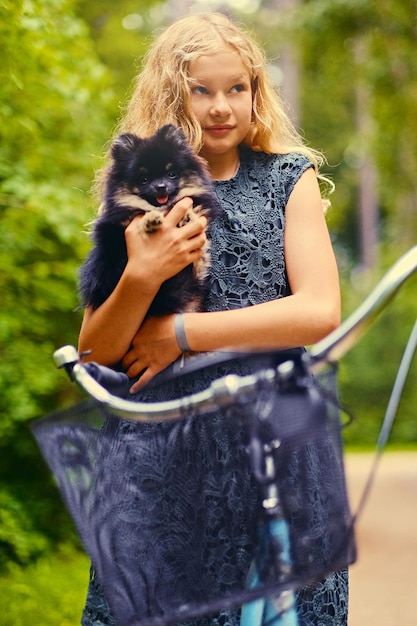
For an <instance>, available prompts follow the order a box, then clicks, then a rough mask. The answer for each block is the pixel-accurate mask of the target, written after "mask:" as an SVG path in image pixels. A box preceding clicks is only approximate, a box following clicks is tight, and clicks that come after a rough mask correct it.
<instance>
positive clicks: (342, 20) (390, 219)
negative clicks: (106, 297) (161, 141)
mask: <svg viewBox="0 0 417 626" xmlns="http://www.w3.org/2000/svg"><path fill="white" fill-rule="evenodd" d="M201 10H218V11H222V12H225V13H227V14H229V15H231V16H232V17H234V18H235V19H237V20H238V21H240V22H241V23H242V24H244V25H246V26H248V27H249V28H250V29H251V31H252V32H253V34H254V36H255V37H256V39H257V40H258V41H259V42H260V43H261V44H262V46H263V47H264V48H265V50H266V52H267V56H268V59H269V61H270V72H271V77H272V79H273V81H274V84H275V85H276V87H277V89H280V90H281V92H282V95H283V97H284V99H285V100H286V102H287V103H288V108H289V113H290V115H291V117H292V118H293V120H294V122H295V124H296V126H297V128H298V129H299V131H300V133H301V134H302V136H303V137H305V139H306V141H307V143H308V144H309V145H310V146H312V147H314V148H316V149H318V150H321V151H322V152H324V154H325V156H326V158H327V165H326V166H325V168H324V170H323V172H324V173H325V174H326V175H328V176H329V177H330V178H331V179H332V180H333V182H334V183H335V186H336V189H335V192H334V193H333V195H332V196H331V202H332V207H331V209H330V211H329V213H328V216H327V219H328V224H329V228H330V231H331V235H332V239H333V243H334V247H335V251H336V255H337V259H338V264H339V269H340V275H341V282H342V291H343V307H344V317H346V316H347V315H348V314H349V313H350V312H352V311H353V310H354V308H355V307H356V306H357V305H358V304H359V303H360V302H361V301H362V300H363V299H364V298H365V297H366V295H367V294H368V293H369V291H370V290H371V289H372V287H373V286H374V285H375V284H376V282H377V281H378V279H379V278H380V277H381V276H382V275H383V273H384V272H385V271H386V270H387V269H388V268H389V267H390V265H391V264H392V263H393V262H394V261H395V260H396V259H397V258H398V257H399V256H400V255H401V254H403V253H404V252H405V251H407V250H408V249H409V248H410V247H411V246H413V245H414V244H415V243H416V234H417V176H416V173H417V53H416V44H417V8H416V4H415V0H263V1H262V0H228V1H226V0H225V1H224V2H222V3H211V2H207V1H206V0H195V1H193V2H191V1H188V0H168V1H167V2H157V1H155V2H153V1H152V0H142V1H141V0H118V2H114V1H113V0H87V1H83V2H82V1H77V0H2V2H0V59H1V63H0V77H1V80H0V138H1V140H0V224H1V237H0V298H1V304H0V356H1V358H0V413H1V420H0V459H1V461H0V586H1V593H0V624H7V625H8V626H19V625H20V624H22V625H23V624H27V623H33V624H42V626H49V624H51V625H54V626H57V625H59V626H66V625H69V624H75V623H78V621H79V614H80V610H81V606H82V602H83V597H84V594H85V586H86V580H87V574H88V560H87V558H86V557H85V555H84V553H83V552H82V550H81V547H80V546H79V543H78V539H77V537H76V534H75V532H74V530H73V527H72V523H71V521H70V520H69V517H68V514H67V513H66V511H65V510H64V508H63V506H62V504H61V502H60V499H59V496H58V495H57V490H56V487H55V485H54V483H53V480H52V479H51V477H50V475H49V473H48V472H47V470H46V469H45V466H44V464H43V461H42V459H41V458H40V454H39V452H38V450H37V448H36V446H35V444H34V442H33V441H32V438H31V436H30V434H29V429H28V427H27V422H28V420H30V419H32V418H34V417H37V416H41V415H46V414H48V413H50V412H51V411H55V410H57V409H59V408H62V407H64V406H68V405H69V404H71V403H74V402H76V401H79V399H80V396H79V395H78V393H77V392H76V391H75V389H73V388H72V387H71V385H69V383H68V382H67V380H66V377H65V376H64V375H63V373H62V372H59V371H56V370H55V367H54V365H53V362H52V353H53V351H54V350H55V349H56V348H57V347H60V346H61V345H64V344H67V343H70V344H74V345H76V343H77V335H78V330H79V326H80V322H81V315H82V313H81V311H80V310H79V307H78V298H77V287H76V283H77V270H78V267H79V265H80V263H81V261H82V259H83V258H84V256H85V254H86V252H87V250H88V247H89V241H88V237H87V235H86V230H87V224H88V223H89V222H90V221H91V220H92V219H93V217H94V215H95V212H96V208H97V207H96V204H95V200H94V199H93V198H92V195H91V192H90V190H91V183H92V180H93V177H94V172H95V170H96V169H97V168H98V167H100V163H101V158H102V155H103V152H104V150H105V148H106V145H107V142H108V141H109V139H110V137H111V134H112V131H113V128H114V125H115V122H116V120H117V118H118V116H119V113H120V108H121V107H123V104H124V102H125V101H126V99H127V97H128V94H129V91H130V87H131V82H132V79H133V77H134V76H135V74H136V73H137V71H138V70H139V69H140V65H141V59H142V57H143V54H144V52H145V51H146V49H147V46H148V45H149V43H150V41H151V40H152V38H153V36H154V34H155V33H158V32H159V31H160V30H161V29H163V27H164V26H166V25H167V24H169V23H170V22H171V21H173V20H174V19H176V18H178V17H180V16H181V15H183V14H186V13H188V12H190V11H201ZM415 286H416V280H415V279H412V280H411V281H410V284H408V285H406V287H405V289H404V290H403V291H402V292H401V294H400V296H399V297H398V298H397V299H396V301H395V302H394V303H393V305H392V306H391V308H390V309H389V310H388V311H387V312H386V313H384V315H383V316H382V318H381V319H380V320H379V321H378V323H377V324H376V325H375V326H374V327H373V329H372V331H371V332H370V333H369V334H368V335H367V336H366V338H365V339H364V340H363V342H362V344H361V345H360V346H358V347H357V348H355V349H354V350H353V351H352V352H351V353H350V354H349V355H348V356H346V357H345V358H344V359H343V362H342V364H341V368H340V375H339V378H340V389H341V397H342V402H343V403H344V404H345V405H346V406H347V407H348V408H349V410H350V411H351V412H352V413H353V415H354V416H355V419H354V421H353V423H352V424H350V425H349V426H348V427H347V428H346V429H345V431H344V436H345V442H346V446H347V449H348V450H349V451H352V450H362V451H363V450H370V449H371V450H372V449H373V448H374V447H375V444H376V438H377V434H378V430H379V427H380V425H381V421H382V417H383V415H384V412H385V408H386V404H387V401H388V399H389V394H390V390H391V386H392V383H393V381H394V377H395V373H396V370H397V368H398V364H399V361H400V358H401V354H402V350H403V348H404V345H405V342H406V340H407V336H408V333H409V332H410V330H411V326H412V324H413V322H414V319H415V317H416V309H417V306H416V298H415ZM415 377H416V366H415V365H414V366H413V371H412V372H411V373H410V376H409V379H408V382H407V384H406V387H405V391H404V396H403V400H402V402H401V405H400V412H399V415H398V419H397V421H396V423H395V425H394V429H393V432H392V435H391V438H390V443H389V448H391V449H396V450H397V449H401V450H405V449H408V450H409V449H415V448H416V447H417V446H416V443H417V419H416V409H415V407H416V406H417V386H416V385H415V383H413V380H414V381H415ZM69 572H70V577H69ZM69 578H70V579H69ZM4 590H7V593H4ZM40 603H41V604H40ZM40 606H42V613H41V615H42V616H41V618H39V620H38V618H37V617H36V615H40V613H39V607H40ZM37 620H38V621H37Z"/></svg>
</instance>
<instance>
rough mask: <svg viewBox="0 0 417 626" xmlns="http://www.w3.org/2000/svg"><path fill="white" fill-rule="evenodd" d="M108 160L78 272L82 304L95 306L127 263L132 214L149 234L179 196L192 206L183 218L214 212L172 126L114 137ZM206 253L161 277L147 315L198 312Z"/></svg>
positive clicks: (214, 202)
mask: <svg viewBox="0 0 417 626" xmlns="http://www.w3.org/2000/svg"><path fill="white" fill-rule="evenodd" d="M111 155H112V162H111V165H110V170H109V174H108V178H107V180H106V186H105V194H104V202H103V207H102V212H101V214H100V215H99V217H98V218H97V219H96V221H95V223H94V228H93V234H92V238H93V242H94V245H93V248H92V250H91V251H90V253H89V254H88V256H87V258H86V260H85V262H84V264H83V265H82V267H81V270H80V276H79V290H80V296H81V301H82V305H83V306H87V305H88V306H92V307H93V308H97V307H99V306H100V305H101V304H102V303H103V302H104V301H105V300H106V299H107V298H108V297H109V295H110V294H111V292H112V291H113V290H114V288H115V287H116V285H117V283H118V281H119V279H120V276H121V275H122V273H123V270H124V267H125V265H126V262H127V253H126V243H125V237H124V230H125V228H126V226H127V224H128V223H129V222H130V220H131V219H132V218H133V217H134V216H135V215H137V214H145V215H144V217H143V218H142V220H141V221H140V227H141V228H143V230H144V231H145V232H147V233H150V234H149V236H150V237H152V234H151V233H152V232H153V231H155V230H157V229H158V227H159V226H160V224H161V223H162V220H163V218H164V216H165V215H166V213H167V212H168V211H169V210H170V209H171V207H172V206H173V205H174V204H175V203H176V202H177V201H178V200H179V199H180V198H183V197H186V196H189V197H192V198H193V203H194V208H193V209H192V210H190V212H189V214H188V215H187V216H186V219H185V220H184V221H189V220H190V219H193V218H195V216H196V215H198V214H201V213H204V215H206V216H207V218H208V219H209V220H210V219H213V218H214V217H215V216H216V215H217V214H218V213H219V212H220V210H221V209H220V205H219V201H218V199H217V196H216V195H215V193H214V190H213V187H212V182H211V179H210V177H209V175H208V173H207V170H206V167H205V164H204V162H203V160H202V159H201V158H200V157H198V156H196V155H195V154H194V153H193V151H192V150H191V148H190V146H189V145H188V143H187V141H186V138H185V135H184V133H183V132H182V130H180V129H179V128H176V127H175V126H172V125H167V126H163V127H162V128H161V129H159V130H158V131H157V132H156V133H155V135H153V136H152V137H149V138H144V139H141V138H139V137H137V136H136V135H133V134H130V133H125V134H122V135H120V136H119V137H118V138H117V139H116V140H115V142H114V144H113V145H112V148H111ZM208 263H209V259H208V252H207V253H206V254H205V256H204V258H203V259H202V260H201V261H200V262H199V263H198V264H196V265H195V266H193V265H190V266H188V267H186V268H185V269H184V270H182V271H181V272H180V273H179V274H177V275H176V276H173V277H172V278H170V279H169V280H167V281H166V282H165V283H163V285H162V286H161V288H160V290H159V292H158V294H157V295H156V297H155V299H154V301H153V303H152V305H151V308H150V309H149V313H151V314H153V315H162V314H164V313H174V312H180V311H185V310H198V309H199V308H200V305H201V302H202V300H203V298H204V295H205V293H206V291H205V290H206V280H205V276H206V274H207V269H208Z"/></svg>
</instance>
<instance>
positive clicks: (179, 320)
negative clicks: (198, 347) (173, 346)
mask: <svg viewBox="0 0 417 626" xmlns="http://www.w3.org/2000/svg"><path fill="white" fill-rule="evenodd" d="M174 328H175V338H176V340H177V344H178V347H179V349H180V350H181V352H191V349H190V346H189V345H188V341H187V337H186V335H185V328H184V313H178V315H176V316H175V318H174Z"/></svg>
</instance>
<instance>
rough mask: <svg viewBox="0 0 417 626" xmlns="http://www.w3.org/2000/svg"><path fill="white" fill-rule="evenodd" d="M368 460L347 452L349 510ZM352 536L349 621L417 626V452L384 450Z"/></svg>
mask: <svg viewBox="0 0 417 626" xmlns="http://www.w3.org/2000/svg"><path fill="white" fill-rule="evenodd" d="M372 460H373V455H371V454H352V455H347V457H346V472H347V477H348V488H349V493H350V500H351V505H352V509H353V511H355V510H356V506H357V503H358V501H359V497H360V495H361V493H362V488H363V486H364V483H365V480H366V477H367V475H368V472H369V470H370V467H371V464H372ZM356 538H357V546H358V560H357V563H355V564H354V565H352V567H351V569H350V612H349V626H365V625H366V626H417V452H406V453H405V452H395V453H384V454H383V456H382V458H381V460H380V464H379V467H378V471H377V474H376V479H375V482H374V485H373V488H372V490H371V493H370V496H369V499H368V501H367V503H366V505H365V508H364V510H363V513H362V515H361V517H360V518H359V520H358V523H357V529H356Z"/></svg>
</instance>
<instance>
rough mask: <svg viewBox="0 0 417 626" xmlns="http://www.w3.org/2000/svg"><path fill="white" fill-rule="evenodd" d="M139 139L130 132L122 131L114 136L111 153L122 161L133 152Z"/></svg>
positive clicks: (114, 157) (117, 159)
mask: <svg viewBox="0 0 417 626" xmlns="http://www.w3.org/2000/svg"><path fill="white" fill-rule="evenodd" d="M140 142H141V140H140V139H139V137H137V136H136V135H133V134H132V133H123V134H121V135H119V136H118V137H116V139H115V141H114V143H113V145H112V147H111V155H112V157H113V159H115V160H116V161H121V160H122V161H124V160H126V159H128V158H129V157H130V156H131V155H132V153H134V152H135V150H136V149H137V147H138V145H139V144H140Z"/></svg>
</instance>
